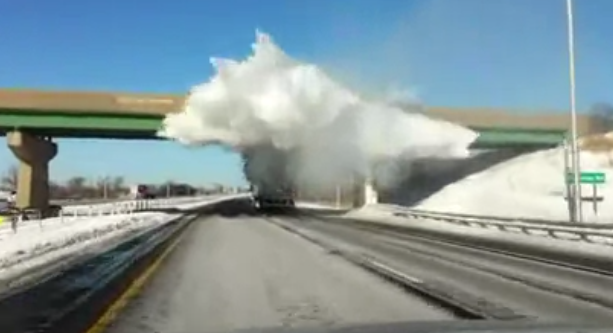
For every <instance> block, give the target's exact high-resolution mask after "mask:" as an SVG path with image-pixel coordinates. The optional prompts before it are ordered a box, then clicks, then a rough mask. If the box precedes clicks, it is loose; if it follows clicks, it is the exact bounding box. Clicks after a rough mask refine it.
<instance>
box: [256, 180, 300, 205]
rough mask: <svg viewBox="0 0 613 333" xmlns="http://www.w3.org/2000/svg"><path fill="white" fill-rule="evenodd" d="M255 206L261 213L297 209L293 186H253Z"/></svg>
mask: <svg viewBox="0 0 613 333" xmlns="http://www.w3.org/2000/svg"><path fill="white" fill-rule="evenodd" d="M251 193H252V199H253V203H254V206H255V208H256V209H257V210H260V211H267V212H271V211H290V210H293V209H294V208H295V205H296V204H295V202H294V191H293V189H292V187H291V186H285V185H283V186H282V185H279V186H270V185H252V189H251Z"/></svg>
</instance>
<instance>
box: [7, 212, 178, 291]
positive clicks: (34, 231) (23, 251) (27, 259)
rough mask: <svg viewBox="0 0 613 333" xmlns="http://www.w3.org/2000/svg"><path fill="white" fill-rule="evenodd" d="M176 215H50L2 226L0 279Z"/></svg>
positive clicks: (10, 279)
mask: <svg viewBox="0 0 613 333" xmlns="http://www.w3.org/2000/svg"><path fill="white" fill-rule="evenodd" d="M178 216H179V215H178V214H163V213H136V214H131V215H118V216H105V217H99V218H81V219H72V220H64V221H63V222H62V220H60V219H49V220H46V221H45V223H44V224H42V225H39V224H38V223H29V224H26V225H24V226H22V227H20V229H19V231H18V233H16V234H14V233H13V232H12V231H11V230H10V229H7V228H3V229H1V230H0V282H4V284H5V285H4V286H3V287H7V286H6V284H10V283H14V280H15V279H16V278H22V277H21V275H22V274H24V273H25V272H28V271H30V270H32V269H38V268H41V267H44V266H46V265H52V264H54V263H55V261H57V260H62V259H75V258H76V257H80V256H83V255H86V254H88V253H91V252H95V251H97V250H101V249H104V248H106V247H107V246H109V245H112V244H118V243H120V242H121V241H123V240H126V239H128V238H130V237H132V236H135V235H137V234H139V233H142V232H144V231H146V230H150V229H151V228H154V227H156V226H159V225H161V224H164V223H166V222H168V221H170V220H172V219H174V218H176V217H178ZM77 253H78V255H77ZM0 287H2V286H0Z"/></svg>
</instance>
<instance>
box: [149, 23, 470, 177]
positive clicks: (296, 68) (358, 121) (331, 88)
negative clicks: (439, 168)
mask: <svg viewBox="0 0 613 333" xmlns="http://www.w3.org/2000/svg"><path fill="white" fill-rule="evenodd" d="M256 37H257V40H256V42H255V44H254V45H253V54H252V55H251V56H249V57H248V58H247V59H246V60H244V61H234V60H227V59H219V58H214V59H212V64H213V66H214V67H215V70H216V74H215V76H213V77H212V78H211V79H210V80H209V81H208V82H206V83H203V84H201V85H198V86H195V87H194V88H193V89H192V90H191V92H190V94H189V96H188V98H187V100H186V103H185V106H184V109H183V110H182V112H180V113H176V114H169V115H168V116H167V117H166V119H164V122H163V127H162V129H161V130H160V132H159V135H161V136H164V137H166V138H170V139H174V140H176V141H178V142H180V143H183V144H190V145H194V144H195V145H207V144H222V145H225V146H228V147H230V148H232V149H234V150H236V151H238V152H241V153H242V152H245V151H250V154H249V156H255V155H257V154H258V153H257V152H258V148H257V147H263V146H269V147H272V148H274V149H276V150H279V151H285V152H289V151H292V154H291V157H289V161H288V164H287V171H289V174H290V176H291V177H293V179H294V180H295V181H296V182H298V183H299V184H302V185H304V184H309V185H312V186H325V185H326V184H331V183H335V182H338V180H339V179H349V178H351V177H347V175H350V174H354V173H357V174H358V175H359V176H371V171H370V170H371V167H372V165H373V164H374V163H378V162H380V161H388V162H387V164H389V161H400V160H406V159H414V158H419V157H464V156H466V155H467V154H468V149H467V147H468V146H469V145H470V144H471V143H472V142H473V141H474V140H475V139H476V137H477V134H476V133H474V132H473V131H471V130H469V129H466V128H464V127H461V126H458V125H455V124H452V123H448V122H443V121H438V120H433V119H429V118H427V117H426V116H424V115H421V114H414V113H411V112H410V111H411V110H408V111H407V110H402V109H400V108H398V107H394V106H391V105H389V104H388V103H385V102H381V103H379V102H373V101H372V100H366V99H363V98H361V97H360V96H358V94H356V93H354V92H352V91H350V90H349V89H347V88H346V87H343V86H342V85H341V84H339V83H338V82H336V81H334V80H332V79H331V78H330V77H329V76H327V75H326V74H325V73H324V72H323V71H322V70H321V69H320V68H318V67H317V66H316V65H313V64H308V63H303V62H300V61H298V60H295V59H292V58H291V57H289V56H288V55H287V54H285V53H284V52H283V50H281V49H280V48H279V47H278V46H277V45H275V43H274V42H273V41H272V39H271V38H270V36H268V35H266V34H264V33H261V32H259V31H258V32H257V33H256ZM261 151H262V152H263V151H264V150H261ZM245 156H247V155H245ZM251 159H252V161H251V163H250V164H251V167H250V169H251V170H252V171H251V173H252V175H251V176H252V177H259V174H261V173H264V174H265V173H270V172H272V171H268V170H269V168H268V165H269V164H270V159H267V158H255V157H251ZM385 169H388V170H393V169H394V168H385ZM273 177H274V175H273ZM248 178H249V177H248ZM383 178H384V179H382V180H380V181H379V182H380V183H381V181H384V183H383V184H382V185H384V186H385V184H389V185H391V184H392V183H393V182H394V181H395V177H394V176H392V175H389V174H386V175H385V177H383Z"/></svg>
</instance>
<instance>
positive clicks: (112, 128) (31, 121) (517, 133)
mask: <svg viewBox="0 0 613 333" xmlns="http://www.w3.org/2000/svg"><path fill="white" fill-rule="evenodd" d="M161 124H162V117H161V116H156V115H138V114H109V113H103V112H99V111H98V112H96V111H95V110H92V111H91V112H88V113H82V114H78V113H67V112H64V111H61V110H56V111H49V110H47V111H45V112H40V111H39V112H23V111H18V110H11V109H0V133H1V134H6V133H7V132H9V131H12V130H15V129H25V130H28V131H30V132H32V133H36V134H38V135H45V136H52V137H69V138H70V137H72V138H118V139H148V140H150V139H159V138H157V137H156V136H155V133H156V132H157V130H158V129H160V128H161ZM473 130H475V131H477V132H479V133H480V135H479V138H478V139H477V141H476V142H475V144H474V146H475V147H487V148H505V147H522V146H535V147H536V146H538V147H543V148H546V147H553V146H557V145H559V144H560V143H562V141H563V139H564V135H565V133H566V130H541V129H525V128H473Z"/></svg>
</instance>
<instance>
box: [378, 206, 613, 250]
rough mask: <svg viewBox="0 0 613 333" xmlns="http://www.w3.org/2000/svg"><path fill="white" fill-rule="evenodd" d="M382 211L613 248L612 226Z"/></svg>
mask: <svg viewBox="0 0 613 333" xmlns="http://www.w3.org/2000/svg"><path fill="white" fill-rule="evenodd" d="M382 207H383V208H384V209H385V210H386V211H389V212H390V213H391V214H392V215H394V216H399V217H408V218H416V219H426V220H436V221H443V222H447V223H453V224H456V225H460V226H466V227H477V228H486V229H495V230H499V231H504V232H514V233H523V234H526V235H530V236H545V237H550V238H556V239H564V240H575V241H582V242H588V243H598V244H605V245H610V246H613V223H598V224H597V223H583V224H577V223H572V222H568V221H555V220H546V219H532V218H517V217H503V216H481V215H470V214H456V213H443V212H434V211H426V210H419V209H410V208H407V207H401V206H393V205H382Z"/></svg>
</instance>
